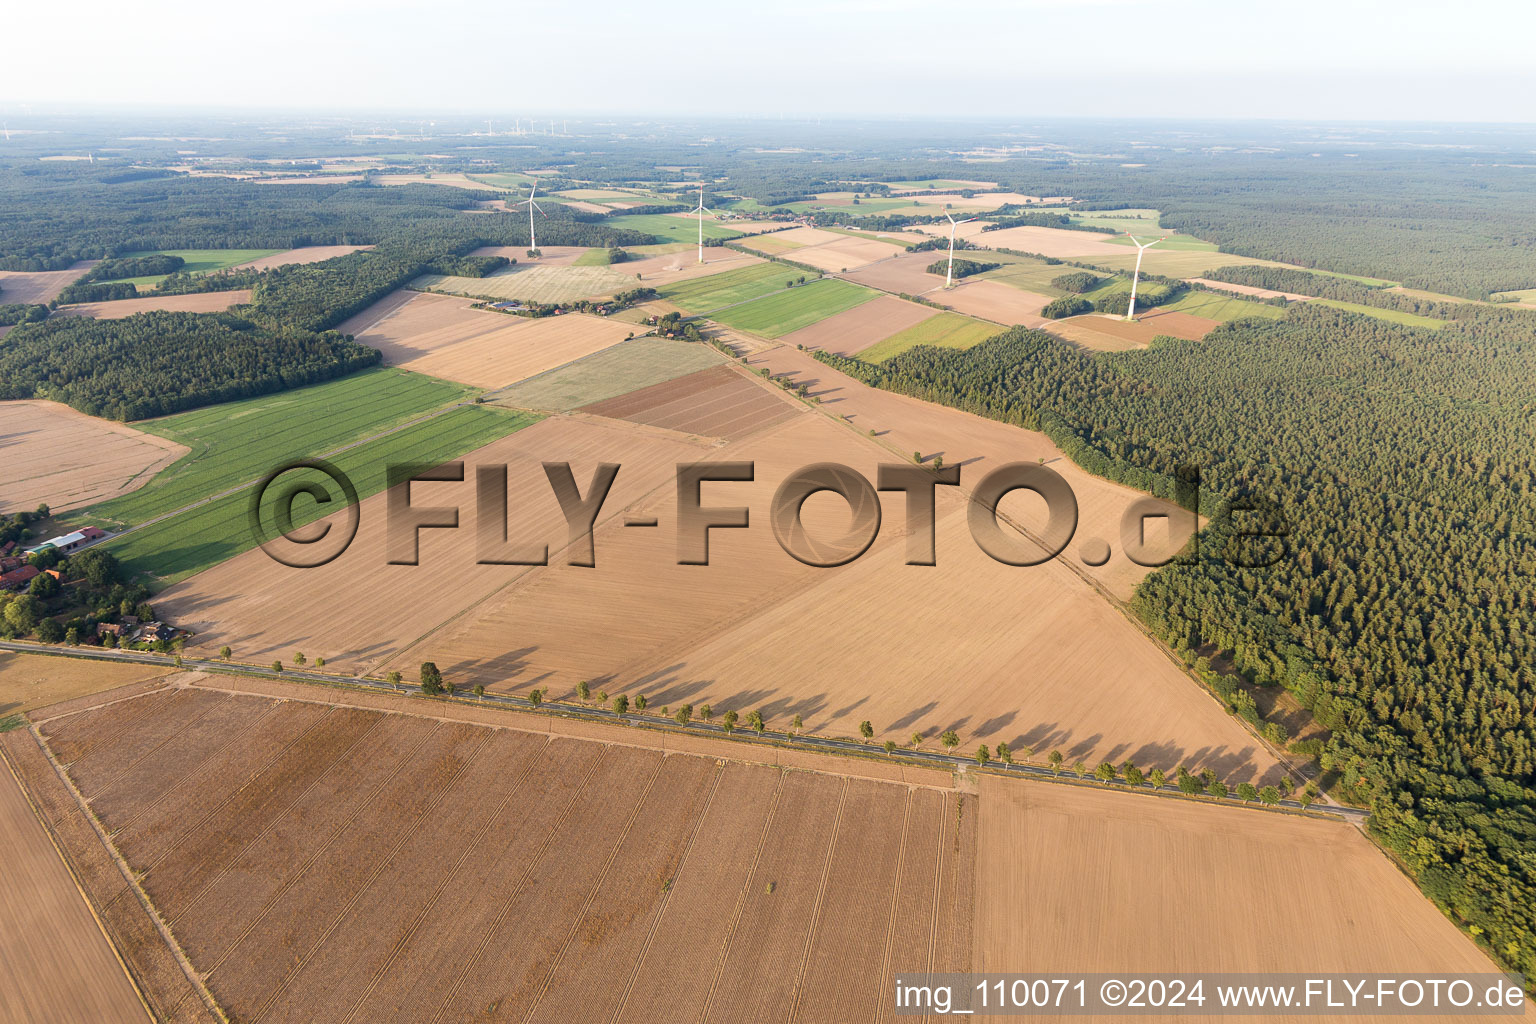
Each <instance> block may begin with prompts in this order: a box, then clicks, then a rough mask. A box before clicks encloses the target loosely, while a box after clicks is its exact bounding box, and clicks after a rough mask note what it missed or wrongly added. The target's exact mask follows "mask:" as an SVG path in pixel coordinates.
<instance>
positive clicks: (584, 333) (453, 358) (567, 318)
mask: <svg viewBox="0 0 1536 1024" xmlns="http://www.w3.org/2000/svg"><path fill="white" fill-rule="evenodd" d="M384 303H389V306H388V307H386V308H385V310H384V312H383V315H381V316H379V317H377V319H374V320H373V322H372V323H371V325H370V326H368V327H367V328H366V329H363V330H360V331H358V332H356V333H355V334H354V337H355V339H356V340H357V341H358V342H359V343H360V344H363V345H367V346H369V347H371V348H376V349H378V350H379V351H380V352H383V353H384V361H385V362H386V363H387V364H389V365H390V366H399V367H402V368H403V369H407V370H414V371H416V372H417V373H425V374H430V375H431V376H434V377H441V378H443V379H444V380H452V381H457V382H459V383H461V384H468V385H470V386H472V387H481V388H500V387H506V386H507V385H509V384H515V383H517V382H518V381H520V380H524V379H526V378H528V377H531V376H533V375H535V374H538V373H542V372H544V371H545V370H549V369H552V368H554V367H556V366H560V365H562V364H564V363H568V362H570V361H572V360H574V359H580V358H581V357H582V356H586V355H590V354H591V353H593V352H596V351H599V350H601V349H604V348H607V347H608V346H610V345H615V344H618V343H619V342H621V341H623V340H624V339H625V338H626V337H627V336H628V335H630V334H631V333H633V331H634V328H633V327H632V326H631V325H629V324H623V323H615V322H613V321H610V320H604V319H603V318H601V317H595V316H587V315H585V314H582V313H569V314H566V315H564V316H551V317H541V318H539V319H530V318H527V317H519V316H510V315H508V314H505V313H496V312H492V311H489V310H483V309H474V308H472V307H473V305H474V302H473V301H472V300H470V299H461V298H457V297H455V296H451V295H435V294H429V293H421V292H417V293H411V297H410V298H408V299H407V300H406V301H404V302H399V303H396V302H395V301H394V296H390V297H389V298H386V299H384V300H382V301H381V303H376V304H375V306H374V307H373V308H374V309H375V310H377V309H378V308H379V307H380V306H381V305H383V304H384ZM366 315H367V311H365V312H364V313H362V314H359V317H363V316H366Z"/></svg>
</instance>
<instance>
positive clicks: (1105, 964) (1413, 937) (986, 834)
mask: <svg viewBox="0 0 1536 1024" xmlns="http://www.w3.org/2000/svg"><path fill="white" fill-rule="evenodd" d="M979 803H980V816H981V824H980V837H979V840H978V846H979V848H980V850H981V854H980V857H979V863H978V874H977V880H976V886H977V891H978V892H982V893H986V894H987V898H986V899H984V900H979V901H978V902H977V916H976V953H977V962H976V967H975V968H974V969H975V970H977V971H1007V972H1012V971H1025V970H1037V969H1046V967H1047V965H1049V969H1051V970H1060V971H1087V972H1092V971H1115V972H1121V973H1123V974H1135V973H1142V974H1150V973H1159V972H1161V973H1177V972H1181V971H1184V972H1195V971H1212V972H1217V971H1231V972H1249V971H1254V970H1263V971H1273V972H1350V973H1354V972H1359V973H1366V974H1399V975H1407V974H1428V975H1429V976H1436V975H1443V974H1449V973H1457V972H1467V973H1483V974H1489V973H1494V972H1495V971H1496V970H1497V968H1495V967H1494V965H1493V964H1491V963H1490V962H1489V961H1488V960H1487V959H1486V958H1485V957H1484V956H1483V955H1482V953H1481V952H1479V951H1478V949H1477V948H1476V947H1475V946H1474V945H1473V944H1472V943H1471V942H1470V941H1469V940H1468V939H1466V938H1465V937H1464V936H1462V935H1461V934H1460V933H1459V932H1458V931H1457V930H1456V928H1455V926H1454V925H1452V924H1451V923H1450V922H1449V921H1447V920H1446V919H1445V917H1444V916H1443V915H1441V913H1440V912H1439V911H1438V910H1436V909H1435V907H1434V905H1433V904H1431V903H1430V902H1429V901H1428V900H1426V899H1425V898H1424V897H1423V895H1422V894H1420V893H1419V892H1418V890H1417V889H1416V888H1415V887H1414V885H1413V883H1412V882H1411V881H1409V880H1408V879H1407V878H1406V877H1404V876H1403V874H1402V873H1401V872H1400V871H1398V869H1397V868H1396V867H1394V866H1393V864H1392V862H1391V861H1390V860H1388V859H1387V857H1386V856H1385V855H1384V854H1383V853H1382V852H1381V851H1380V850H1378V849H1376V848H1375V847H1374V846H1372V845H1371V843H1370V842H1369V841H1368V840H1367V839H1366V838H1365V837H1364V836H1362V835H1361V834H1360V833H1359V832H1358V831H1356V829H1354V828H1353V827H1351V826H1349V825H1345V824H1342V823H1339V822H1333V821H1319V820H1315V819H1310V818H1302V817H1293V816H1290V815H1279V814H1266V813H1262V812H1258V811H1242V810H1234V809H1230V808H1224V807H1212V806H1208V805H1202V804H1197V803H1192V802H1185V801H1182V800H1172V799H1160V798H1157V797H1150V796H1137V795H1134V794H1130V793H1108V792H1096V791H1095V790H1093V789H1092V788H1091V787H1084V786H1070V787H1069V786H1053V785H1045V784H1027V783H1020V782H1018V781H1016V780H1009V779H996V778H990V777H984V778H982V780H981V797H980V801H979ZM1264 894H1267V895H1264ZM1256 898H1259V899H1261V901H1262V905H1263V906H1262V912H1259V910H1258V908H1257V907H1256V906H1255V903H1254V900H1255V899H1256ZM1151 937H1155V939H1152V940H1151V941H1149V939H1150V938H1151ZM976 1019H978V1020H981V1019H992V1018H981V1017H977V1018H976ZM996 1019H997V1020H1005V1019H1007V1020H1012V1019H1017V1018H1003V1017H998V1018H996ZM1071 1019H1072V1020H1090V1019H1091V1020H1102V1021H1105V1022H1106V1024H1107V1022H1110V1021H1118V1020H1121V1019H1123V1018H1121V1017H1108V1016H1106V1017H1091V1018H1090V1017H1083V1016H1079V1017H1073V1018H1071ZM1158 1019H1159V1020H1170V1019H1181V1020H1182V1019H1194V1018H1187V1017H1178V1018H1175V1017H1169V1016H1165V1017H1159V1018H1158ZM1285 1019H1287V1020H1289V1019H1292V1018H1290V1017H1287V1018H1285ZM1295 1019H1298V1020H1300V1019H1306V1020H1335V1021H1345V1020H1356V1019H1358V1017H1356V1016H1347V1015H1346V1016H1308V1017H1305V1018H1301V1017H1297V1018H1295ZM1456 1019H1457V1020H1486V1021H1494V1020H1506V1019H1508V1018H1506V1017H1493V1016H1489V1017H1465V1018H1463V1017H1457V1018H1456Z"/></svg>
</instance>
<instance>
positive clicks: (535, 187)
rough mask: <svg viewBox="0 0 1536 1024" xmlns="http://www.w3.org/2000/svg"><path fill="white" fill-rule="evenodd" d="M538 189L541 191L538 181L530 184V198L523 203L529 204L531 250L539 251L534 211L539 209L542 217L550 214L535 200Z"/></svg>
mask: <svg viewBox="0 0 1536 1024" xmlns="http://www.w3.org/2000/svg"><path fill="white" fill-rule="evenodd" d="M538 191H539V183H538V182H534V183H533V184H532V185H530V186H529V187H528V198H527V199H525V200H523V203H527V204H528V248H529V249H530V250H533V251H535V252H536V251H538V248H539V244H538V242H536V241H535V240H534V237H533V211H534V210H538V211H539V215H540V216H541V217H548V216H549V214H547V213H545V212H544V211H543V210H542V209H540V207H539V204H538V203H535V202H534V201H533V197H534V195H535V194H537V193H538ZM523 203H515V204H513V205H515V206H522V205H523Z"/></svg>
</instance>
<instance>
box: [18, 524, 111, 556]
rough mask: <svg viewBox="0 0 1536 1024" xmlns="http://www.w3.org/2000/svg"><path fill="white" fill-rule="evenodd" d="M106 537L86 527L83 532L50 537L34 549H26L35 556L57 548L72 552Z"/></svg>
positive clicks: (95, 528) (94, 528) (78, 531)
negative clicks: (40, 552) (37, 553)
mask: <svg viewBox="0 0 1536 1024" xmlns="http://www.w3.org/2000/svg"><path fill="white" fill-rule="evenodd" d="M105 536H106V532H105V531H103V530H100V529H98V528H97V527H94V526H87V527H86V528H85V529H83V530H76V531H75V532H74V533H66V534H63V535H61V536H58V537H50V538H49V539H48V540H45V541H43V542H42V543H41V544H38V545H37V546H35V547H30V548H27V554H29V555H31V554H35V553H36V552H39V551H46V550H48V549H49V548H57V549H58V550H60V551H74V550H75V549H76V548H79V547H82V546H84V545H86V544H89V543H90V542H91V541H93V540H100V539H101V538H103V537H105Z"/></svg>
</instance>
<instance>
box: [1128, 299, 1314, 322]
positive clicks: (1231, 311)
mask: <svg viewBox="0 0 1536 1024" xmlns="http://www.w3.org/2000/svg"><path fill="white" fill-rule="evenodd" d="M1157 308H1158V309H1170V310H1174V311H1175V312H1179V313H1188V314H1189V315H1190V316H1203V317H1205V318H1206V319H1207V320H1220V321H1221V322H1222V323H1226V322H1227V321H1229V320H1241V319H1242V318H1243V317H1245V316H1259V317H1264V318H1265V319H1267V320H1282V319H1284V318H1285V310H1284V309H1283V308H1282V307H1280V306H1271V305H1269V304H1267V303H1263V302H1251V301H1249V300H1248V299H1240V298H1238V297H1237V296H1235V295H1223V294H1221V293H1220V292H1202V291H1188V292H1185V293H1184V295H1183V296H1182V297H1181V298H1180V299H1179V300H1178V301H1177V302H1170V303H1168V304H1167V305H1164V306H1158V307H1157Z"/></svg>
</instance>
